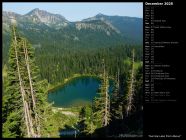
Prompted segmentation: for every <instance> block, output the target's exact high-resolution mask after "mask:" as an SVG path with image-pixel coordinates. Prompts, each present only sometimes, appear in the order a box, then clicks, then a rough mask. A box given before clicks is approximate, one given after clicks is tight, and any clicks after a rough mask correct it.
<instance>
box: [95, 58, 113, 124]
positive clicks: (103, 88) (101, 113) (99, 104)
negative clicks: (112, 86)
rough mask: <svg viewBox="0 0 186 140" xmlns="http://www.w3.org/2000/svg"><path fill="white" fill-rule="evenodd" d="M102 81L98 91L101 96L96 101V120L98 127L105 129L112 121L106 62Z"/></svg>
mask: <svg viewBox="0 0 186 140" xmlns="http://www.w3.org/2000/svg"><path fill="white" fill-rule="evenodd" d="M102 67H103V68H102V69H103V73H102V80H101V85H100V88H99V91H98V94H99V96H98V97H96V98H95V100H94V108H93V112H94V120H95V121H96V125H97V126H98V127H104V126H107V125H108V124H109V121H110V97H109V94H108V90H109V79H108V74H107V73H106V70H105V62H104V59H103V62H102Z"/></svg>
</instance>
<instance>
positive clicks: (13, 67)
mask: <svg viewBox="0 0 186 140" xmlns="http://www.w3.org/2000/svg"><path fill="white" fill-rule="evenodd" d="M40 85H41V82H40V83H38V68H37V67H36V65H35V59H34V50H33V48H32V47H31V45H30V44H29V42H28V41H27V40H26V39H25V38H23V37H20V36H19V35H17V32H16V28H15V25H13V26H12V42H11V47H10V53H9V68H8V84H7V88H6V89H7V90H5V92H6V93H4V94H3V97H4V99H3V102H4V103H3V106H4V107H3V108H4V109H3V114H4V113H5V114H6V116H3V117H4V118H3V136H4V137H41V128H42V127H41V126H42V124H43V121H41V118H42V117H43V112H45V111H44V110H46V107H45V108H44V105H46V104H47V103H46V101H47V100H46V95H44V94H43V90H42V89H41V88H40ZM47 107H48V106H47ZM43 128H44V127H43ZM43 128H42V129H43Z"/></svg>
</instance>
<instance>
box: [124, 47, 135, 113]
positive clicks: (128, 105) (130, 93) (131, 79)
mask: <svg viewBox="0 0 186 140" xmlns="http://www.w3.org/2000/svg"><path fill="white" fill-rule="evenodd" d="M134 57H135V54H134V49H133V50H132V60H131V71H130V77H129V80H128V87H127V89H128V90H127V94H126V115H127V116H129V115H130V113H131V111H132V108H133V107H134V105H133V100H134V94H135V93H134V92H135V87H134V85H135V84H134V83H135V70H134Z"/></svg>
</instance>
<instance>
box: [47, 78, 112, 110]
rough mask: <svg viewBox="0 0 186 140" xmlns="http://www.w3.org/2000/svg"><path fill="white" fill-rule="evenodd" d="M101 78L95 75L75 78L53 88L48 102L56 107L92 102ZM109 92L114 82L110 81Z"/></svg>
mask: <svg viewBox="0 0 186 140" xmlns="http://www.w3.org/2000/svg"><path fill="white" fill-rule="evenodd" d="M100 83H101V81H100V79H98V78H95V77H79V78H75V79H73V80H71V81H69V82H68V83H66V84H65V85H63V86H62V87H59V88H57V89H55V90H52V91H50V92H49V94H48V102H50V103H51V102H53V103H54V104H53V106H55V107H74V106H80V105H81V106H82V105H87V104H91V103H92V100H93V98H94V97H95V96H97V91H98V88H99V86H100ZM109 83H110V87H109V92H110V93H111V91H112V88H113V87H112V85H113V82H112V81H110V82H109Z"/></svg>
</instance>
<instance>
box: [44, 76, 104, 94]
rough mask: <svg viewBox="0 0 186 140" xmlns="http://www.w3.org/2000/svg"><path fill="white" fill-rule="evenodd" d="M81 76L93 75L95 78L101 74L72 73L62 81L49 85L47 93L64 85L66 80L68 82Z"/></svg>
mask: <svg viewBox="0 0 186 140" xmlns="http://www.w3.org/2000/svg"><path fill="white" fill-rule="evenodd" d="M81 77H95V78H101V75H91V74H74V75H73V76H72V77H69V78H66V79H64V81H63V82H61V83H58V84H56V85H52V86H51V87H49V89H48V90H47V93H49V92H51V91H53V90H56V89H58V88H60V87H62V86H64V85H66V84H67V83H68V82H70V81H71V80H74V79H75V78H81Z"/></svg>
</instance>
